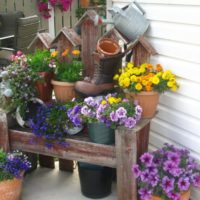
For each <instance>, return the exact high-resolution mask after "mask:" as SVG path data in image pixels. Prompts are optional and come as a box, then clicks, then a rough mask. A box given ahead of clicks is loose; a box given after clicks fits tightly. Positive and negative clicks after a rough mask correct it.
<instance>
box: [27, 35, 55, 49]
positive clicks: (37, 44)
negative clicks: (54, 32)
mask: <svg viewBox="0 0 200 200" xmlns="http://www.w3.org/2000/svg"><path fill="white" fill-rule="evenodd" d="M52 41H53V38H52V37H51V35H50V34H49V33H46V32H44V33H37V35H36V36H35V38H34V39H33V41H32V42H31V43H30V45H29V46H28V50H29V52H32V51H34V50H35V49H50V45H51V42H52Z"/></svg>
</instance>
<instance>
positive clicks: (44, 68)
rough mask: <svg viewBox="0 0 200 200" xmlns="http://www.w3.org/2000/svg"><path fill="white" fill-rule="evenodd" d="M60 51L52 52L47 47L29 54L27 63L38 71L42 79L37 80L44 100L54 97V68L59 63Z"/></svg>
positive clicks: (38, 89)
mask: <svg viewBox="0 0 200 200" xmlns="http://www.w3.org/2000/svg"><path fill="white" fill-rule="evenodd" d="M57 56H58V51H53V52H50V51H49V50H47V49H37V50H36V51H35V52H34V53H32V54H28V55H27V64H28V66H29V68H31V69H32V71H33V72H35V73H38V74H39V76H40V78H41V79H40V80H38V81H37V82H36V88H37V91H38V95H39V98H40V99H42V100H43V101H44V102H49V101H50V100H51V99H52V91H53V87H52V85H51V80H52V79H53V76H54V74H53V72H54V68H55V67H56V64H57Z"/></svg>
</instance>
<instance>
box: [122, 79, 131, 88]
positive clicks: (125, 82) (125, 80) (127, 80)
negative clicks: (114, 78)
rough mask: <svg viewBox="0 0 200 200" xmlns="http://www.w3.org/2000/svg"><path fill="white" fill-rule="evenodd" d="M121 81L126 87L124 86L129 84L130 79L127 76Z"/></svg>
mask: <svg viewBox="0 0 200 200" xmlns="http://www.w3.org/2000/svg"><path fill="white" fill-rule="evenodd" d="M123 83H124V87H126V88H127V87H129V86H130V79H129V78H125V79H124V81H123Z"/></svg>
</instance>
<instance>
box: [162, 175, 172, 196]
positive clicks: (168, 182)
mask: <svg viewBox="0 0 200 200" xmlns="http://www.w3.org/2000/svg"><path fill="white" fill-rule="evenodd" d="M161 187H162V189H163V190H164V191H165V192H166V193H168V192H170V191H172V190H173V189H174V179H170V178H169V177H167V176H164V177H163V179H162V183H161Z"/></svg>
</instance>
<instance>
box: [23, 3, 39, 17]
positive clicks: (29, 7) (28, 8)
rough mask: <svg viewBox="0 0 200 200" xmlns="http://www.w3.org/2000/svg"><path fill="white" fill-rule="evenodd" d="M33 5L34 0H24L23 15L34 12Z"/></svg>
mask: <svg viewBox="0 0 200 200" xmlns="http://www.w3.org/2000/svg"><path fill="white" fill-rule="evenodd" d="M35 6H36V0H24V14H25V16H31V15H34V14H35V13H36V10H35Z"/></svg>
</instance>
